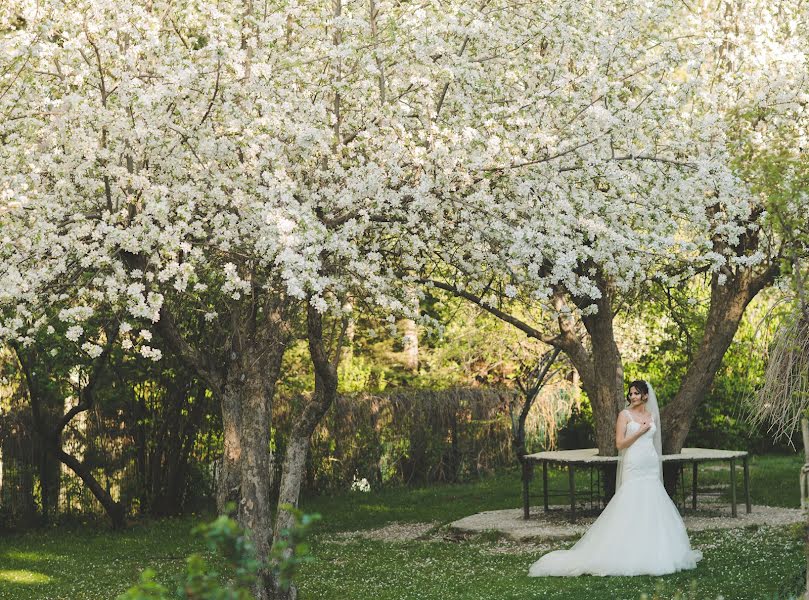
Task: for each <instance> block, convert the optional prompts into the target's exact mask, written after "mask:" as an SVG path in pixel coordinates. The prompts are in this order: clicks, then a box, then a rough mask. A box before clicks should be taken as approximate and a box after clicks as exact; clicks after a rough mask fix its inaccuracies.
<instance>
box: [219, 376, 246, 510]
mask: <svg viewBox="0 0 809 600" xmlns="http://www.w3.org/2000/svg"><path fill="white" fill-rule="evenodd" d="M235 362H236V361H231V368H230V369H229V370H228V375H227V381H226V382H225V384H224V386H222V397H221V398H220V407H221V411H222V436H223V439H224V448H223V452H222V462H221V464H220V468H219V478H218V481H217V487H216V509H217V510H218V511H219V514H224V513H225V512H226V507H227V506H228V504H229V503H233V504H235V505H237V504H238V503H239V500H240V499H241V492H240V490H241V466H240V461H241V458H242V437H241V420H242V419H241V416H242V392H243V384H242V381H241V378H242V373H241V370H240V369H238V368H236V365H235V364H234V363H235Z"/></svg>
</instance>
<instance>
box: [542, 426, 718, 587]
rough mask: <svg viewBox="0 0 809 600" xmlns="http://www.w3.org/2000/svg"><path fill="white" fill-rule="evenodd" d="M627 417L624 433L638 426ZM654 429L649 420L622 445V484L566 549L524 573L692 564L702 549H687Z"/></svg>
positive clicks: (649, 569) (619, 571) (630, 570)
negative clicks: (662, 473)
mask: <svg viewBox="0 0 809 600" xmlns="http://www.w3.org/2000/svg"><path fill="white" fill-rule="evenodd" d="M629 418H630V420H629V422H628V423H627V429H626V433H627V436H630V435H633V434H635V433H636V432H637V431H638V430H639V429H640V424H639V423H637V422H635V421H634V420H632V416H631V413H629ZM655 431H656V424H655V422H654V421H652V423H651V429H649V430H648V431H647V432H646V433H644V434H643V435H642V436H641V437H640V438H639V439H638V440H636V441H635V443H633V444H632V445H631V446H630V447H629V448H627V450H626V452H625V453H624V457H623V461H624V464H623V470H622V480H621V485H620V487H619V488H618V490H617V491H616V493H615V495H614V496H613V498H612V500H611V501H610V502H609V504H607V507H606V508H605V509H604V511H603V512H602V513H601V515H600V516H599V517H598V519H596V521H595V522H594V523H593V524H592V526H591V527H590V529H588V530H587V533H585V534H584V536H582V538H581V539H580V540H579V541H578V542H577V543H576V544H575V545H574V546H573V547H572V548H570V549H569V550H557V551H555V552H550V553H548V554H546V555H545V556H543V557H542V558H540V559H539V560H538V561H537V562H535V563H534V564H533V565H531V568H530V570H529V573H528V574H529V576H531V577H541V576H545V575H560V576H574V575H582V574H592V575H665V574H667V573H674V572H676V571H682V570H685V569H693V568H695V567H696V566H697V561H698V560H700V559H701V558H702V553H701V552H700V551H699V550H692V549H691V544H690V542H689V540H688V534H687V533H686V530H685V525H684V524H683V520H682V518H681V517H680V513H679V512H678V511H677V507H676V506H674V503H673V502H672V501H671V498H669V496H668V494H667V493H666V489H665V488H664V487H663V482H662V481H661V477H660V458H659V455H658V452H657V450H656V449H655V446H654V443H653V438H654V434H655Z"/></svg>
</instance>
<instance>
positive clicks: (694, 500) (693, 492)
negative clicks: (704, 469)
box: [691, 461, 699, 510]
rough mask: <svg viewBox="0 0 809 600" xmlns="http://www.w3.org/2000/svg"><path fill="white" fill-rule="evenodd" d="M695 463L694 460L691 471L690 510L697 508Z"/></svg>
mask: <svg viewBox="0 0 809 600" xmlns="http://www.w3.org/2000/svg"><path fill="white" fill-rule="evenodd" d="M698 466H699V465H697V463H696V461H695V462H694V466H693V470H692V471H691V510H697V467H698Z"/></svg>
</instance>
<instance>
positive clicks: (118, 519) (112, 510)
mask: <svg viewBox="0 0 809 600" xmlns="http://www.w3.org/2000/svg"><path fill="white" fill-rule="evenodd" d="M50 451H51V452H53V453H54V455H55V456H56V457H57V458H58V459H59V460H60V461H61V462H62V463H63V464H64V465H66V466H67V467H68V468H69V469H70V470H71V471H73V472H74V473H75V474H76V475H78V476H79V477H80V478H81V480H82V481H83V482H84V485H86V486H87V487H88V488H89V489H90V491H91V492H92V494H93V496H95V498H96V500H98V501H99V503H100V504H101V506H103V507H104V511H105V512H106V513H107V516H108V517H109V518H110V521H112V528H113V529H123V527H124V524H125V523H124V517H125V513H124V507H123V505H121V503H120V502H116V501H115V500H113V499H112V496H111V495H110V494H109V492H107V490H105V489H104V488H103V486H102V485H101V484H100V483H99V482H98V480H97V479H96V478H95V477H93V475H92V473H91V472H90V469H88V468H87V467H86V466H85V465H84V463H82V462H81V461H79V460H78V459H77V458H76V457H75V456H71V455H70V454H68V453H67V452H65V451H64V450H62V448H61V447H59V446H58V445H57V446H51V447H50Z"/></svg>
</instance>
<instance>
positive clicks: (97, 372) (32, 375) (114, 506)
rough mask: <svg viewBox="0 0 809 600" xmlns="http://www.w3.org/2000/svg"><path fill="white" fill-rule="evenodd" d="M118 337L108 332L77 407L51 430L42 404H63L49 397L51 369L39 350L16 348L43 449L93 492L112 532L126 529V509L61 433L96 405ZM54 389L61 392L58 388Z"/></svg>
mask: <svg viewBox="0 0 809 600" xmlns="http://www.w3.org/2000/svg"><path fill="white" fill-rule="evenodd" d="M116 338H117V331H114V332H113V333H108V338H107V340H108V341H107V345H106V346H105V348H104V350H103V352H102V354H101V355H100V356H99V357H98V358H96V360H95V362H94V363H93V366H92V370H91V372H90V376H89V378H88V383H87V385H85V387H84V388H82V390H81V391H80V393H79V403H78V405H76V406H74V407H73V408H71V409H70V410H69V411H68V412H67V413H66V414H64V415H63V416H62V417H61V418H60V419H58V424H57V425H56V426H55V427H53V428H50V427H48V426H47V424H46V423H45V421H44V416H43V405H44V406H55V405H57V404H58V403H59V402H61V398H58V400H59V402H57V397H55V396H54V397H53V398H51V397H50V396H51V395H52V394H55V393H56V392H54V391H53V390H54V386H52V385H50V382H49V381H48V378H49V377H50V373H49V370H48V366H47V365H46V364H44V363H42V362H41V361H38V353H37V352H36V350H31V351H28V352H24V351H23V350H22V349H21V348H18V347H17V348H15V350H16V352H17V357H18V360H19V361H20V365H21V366H22V370H23V374H24V375H25V380H26V383H27V386H28V397H29V400H30V402H31V413H32V416H33V420H34V428H35V430H36V432H37V434H38V435H39V436H40V438H41V440H42V444H43V446H44V447H45V449H47V451H48V452H49V453H51V454H52V455H53V456H55V457H56V458H57V459H58V460H59V461H60V462H61V463H62V464H64V465H65V466H67V467H68V468H69V469H70V470H72V471H73V472H74V473H75V474H76V475H78V476H79V478H81V480H82V481H83V482H84V484H85V485H86V486H87V487H88V488H89V489H90V492H92V494H93V496H95V498H96V500H98V501H99V503H100V504H101V506H102V507H103V508H104V511H105V512H106V513H107V516H109V518H110V521H111V522H112V527H113V529H121V528H123V526H124V518H125V511H124V508H123V506H122V505H121V504H120V503H119V502H115V501H114V500H113V499H112V496H111V495H110V493H109V492H108V491H107V490H105V489H104V487H103V486H102V485H101V484H100V483H99V482H98V480H96V478H95V477H93V474H92V473H91V471H90V469H88V468H87V467H86V466H85V465H84V463H82V462H81V461H79V460H78V459H77V458H76V457H75V456H72V455H70V454H68V453H67V452H65V451H64V450H63V449H62V432H63V431H64V430H65V427H67V426H68V424H69V423H70V421H72V420H73V417H75V416H76V415H78V414H80V413H82V412H85V411H87V410H89V409H90V408H91V407H92V406H93V404H94V399H93V394H94V392H95V387H96V385H97V384H98V380H99V377H100V376H101V374H102V372H103V371H104V370H105V369H106V368H107V361H108V358H109V353H110V350H111V348H112V344H113V343H114V341H115V339H116ZM55 389H56V390H57V391H58V387H57V388H55Z"/></svg>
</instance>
